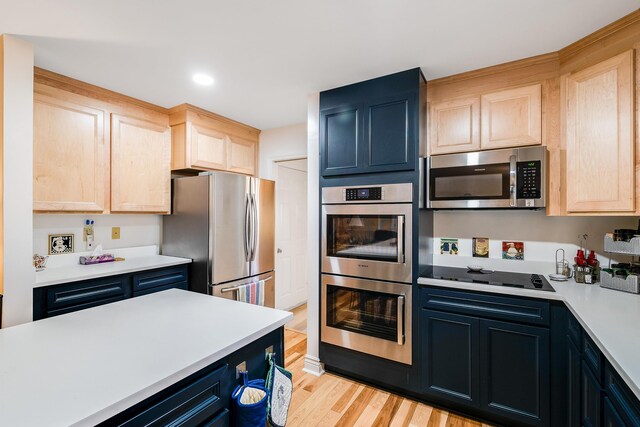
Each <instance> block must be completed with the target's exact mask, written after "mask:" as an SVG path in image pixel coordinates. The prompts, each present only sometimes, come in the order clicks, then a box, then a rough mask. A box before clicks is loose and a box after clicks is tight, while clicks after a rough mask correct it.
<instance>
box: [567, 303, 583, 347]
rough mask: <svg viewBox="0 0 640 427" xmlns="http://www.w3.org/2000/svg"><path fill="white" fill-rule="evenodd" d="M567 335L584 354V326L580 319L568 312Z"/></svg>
mask: <svg viewBox="0 0 640 427" xmlns="http://www.w3.org/2000/svg"><path fill="white" fill-rule="evenodd" d="M567 335H568V336H569V338H570V339H571V341H573V343H574V344H575V345H576V346H577V347H578V349H579V350H580V352H582V344H581V343H582V326H581V325H580V322H578V319H576V318H575V317H574V315H573V314H571V312H569V311H568V310H567Z"/></svg>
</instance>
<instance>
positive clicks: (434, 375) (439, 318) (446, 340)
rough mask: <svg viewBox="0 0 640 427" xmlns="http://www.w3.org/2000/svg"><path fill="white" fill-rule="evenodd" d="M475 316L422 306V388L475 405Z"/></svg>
mask: <svg viewBox="0 0 640 427" xmlns="http://www.w3.org/2000/svg"><path fill="white" fill-rule="evenodd" d="M479 322H480V320H479V319H478V318H477V317H470V316H461V315H459V314H450V313H442V312H438V311H432V310H425V309H422V312H421V336H422V337H421V338H422V360H421V362H422V366H423V379H422V384H423V385H422V390H423V392H424V393H425V394H427V395H429V396H433V397H436V398H441V399H445V400H449V401H453V402H457V403H461V404H463V405H466V406H473V407H477V406H478V405H479V400H478V399H479V396H478V395H479V384H480V380H479V363H480V361H479V357H480V353H479V351H480V349H479V341H478V340H479Z"/></svg>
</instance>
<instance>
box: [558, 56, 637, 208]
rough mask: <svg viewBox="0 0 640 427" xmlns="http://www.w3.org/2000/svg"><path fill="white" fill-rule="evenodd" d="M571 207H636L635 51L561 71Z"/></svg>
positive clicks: (568, 190)
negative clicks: (569, 70) (584, 66)
mask: <svg viewBox="0 0 640 427" xmlns="http://www.w3.org/2000/svg"><path fill="white" fill-rule="evenodd" d="M561 99H562V107H563V108H564V138H565V144H566V150H567V152H566V158H567V172H566V173H567V175H566V182H567V186H566V191H567V212H569V213H571V212H583V213H584V212H595V213H598V212H620V213H623V212H632V211H635V188H634V181H635V160H634V130H633V127H634V117H633V115H634V55H633V50H629V51H627V52H624V53H622V54H620V55H617V56H614V57H613V58H610V59H608V60H606V61H603V62H600V63H598V64H595V65H592V66H590V67H588V68H585V69H583V70H580V71H577V72H573V73H571V74H568V75H565V76H563V77H562V95H561Z"/></svg>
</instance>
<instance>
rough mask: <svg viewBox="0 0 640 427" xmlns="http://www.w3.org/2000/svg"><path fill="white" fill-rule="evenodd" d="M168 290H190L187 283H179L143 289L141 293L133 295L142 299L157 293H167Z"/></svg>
mask: <svg viewBox="0 0 640 427" xmlns="http://www.w3.org/2000/svg"><path fill="white" fill-rule="evenodd" d="M167 289H184V290H185V291H186V290H188V289H189V284H188V283H187V282H178V283H168V284H166V285H162V286H156V287H155V288H148V289H143V290H141V291H137V292H134V293H133V296H134V297H140V296H142V295H147V294H153V293H155V292H160V291H166V290H167Z"/></svg>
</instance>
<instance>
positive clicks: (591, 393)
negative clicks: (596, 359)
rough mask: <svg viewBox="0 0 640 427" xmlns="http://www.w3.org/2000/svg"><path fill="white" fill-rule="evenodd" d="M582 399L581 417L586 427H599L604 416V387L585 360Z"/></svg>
mask: <svg viewBox="0 0 640 427" xmlns="http://www.w3.org/2000/svg"><path fill="white" fill-rule="evenodd" d="M580 386H581V388H582V398H581V400H580V417H581V418H582V425H583V426H584V427H599V426H600V423H601V416H602V387H601V386H600V381H599V380H598V377H597V375H596V374H594V373H593V372H592V371H591V368H590V367H589V364H588V363H587V362H586V361H585V360H583V362H582V373H581V384H580Z"/></svg>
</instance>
